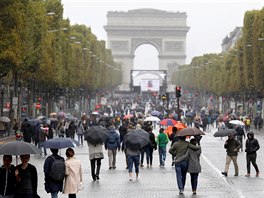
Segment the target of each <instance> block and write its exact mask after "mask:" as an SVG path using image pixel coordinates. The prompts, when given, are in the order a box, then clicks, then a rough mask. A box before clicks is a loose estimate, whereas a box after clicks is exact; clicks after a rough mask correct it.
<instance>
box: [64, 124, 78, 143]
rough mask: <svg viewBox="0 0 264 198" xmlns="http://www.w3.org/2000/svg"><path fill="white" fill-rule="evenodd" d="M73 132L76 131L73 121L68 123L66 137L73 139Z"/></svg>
mask: <svg viewBox="0 0 264 198" xmlns="http://www.w3.org/2000/svg"><path fill="white" fill-rule="evenodd" d="M75 131H76V126H75V124H74V121H70V123H69V125H68V130H67V133H66V134H68V135H67V137H70V138H71V139H74V136H75Z"/></svg>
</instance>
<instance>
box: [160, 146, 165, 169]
mask: <svg viewBox="0 0 264 198" xmlns="http://www.w3.org/2000/svg"><path fill="white" fill-rule="evenodd" d="M166 152H167V151H166V148H160V147H159V160H160V166H165V160H166Z"/></svg>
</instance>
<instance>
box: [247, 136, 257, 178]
mask: <svg viewBox="0 0 264 198" xmlns="http://www.w3.org/2000/svg"><path fill="white" fill-rule="evenodd" d="M259 148H260V146H259V142H258V140H257V139H255V138H254V133H253V132H248V133H247V140H246V149H245V152H246V153H247V155H246V159H247V174H246V175H245V176H246V177H249V176H250V163H252V165H253V166H254V168H255V170H256V177H258V176H259V168H258V165H257V163H256V160H257V151H258V150H259Z"/></svg>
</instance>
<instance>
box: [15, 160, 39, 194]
mask: <svg viewBox="0 0 264 198" xmlns="http://www.w3.org/2000/svg"><path fill="white" fill-rule="evenodd" d="M21 165H22V164H19V165H17V166H16V168H15V169H18V172H19V175H18V177H17V179H16V186H17V188H19V187H18V186H20V185H21V183H22V182H23V179H24V173H26V171H27V170H29V171H30V177H31V178H30V179H31V183H32V190H33V195H35V196H36V195H37V189H38V173H37V169H36V167H35V166H34V165H32V164H28V166H27V168H26V169H25V170H26V171H25V170H23V169H22V168H21ZM22 188H23V187H22Z"/></svg>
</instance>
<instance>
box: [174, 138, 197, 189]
mask: <svg viewBox="0 0 264 198" xmlns="http://www.w3.org/2000/svg"><path fill="white" fill-rule="evenodd" d="M188 148H190V149H192V150H198V149H200V146H196V145H194V144H191V143H190V142H187V141H186V137H185V136H182V137H180V138H179V140H178V141H176V142H175V143H174V144H173V145H172V147H171V148H170V149H169V153H170V154H171V155H172V156H174V158H175V160H178V159H180V158H181V157H182V156H184V155H185V154H186V153H187V150H188ZM187 170H188V159H185V160H182V161H180V162H177V163H175V172H176V181H177V185H178V189H179V194H183V192H184V187H185V182H186V174H187Z"/></svg>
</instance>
